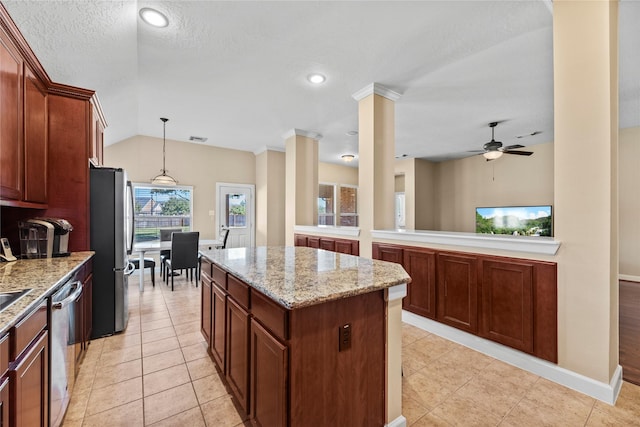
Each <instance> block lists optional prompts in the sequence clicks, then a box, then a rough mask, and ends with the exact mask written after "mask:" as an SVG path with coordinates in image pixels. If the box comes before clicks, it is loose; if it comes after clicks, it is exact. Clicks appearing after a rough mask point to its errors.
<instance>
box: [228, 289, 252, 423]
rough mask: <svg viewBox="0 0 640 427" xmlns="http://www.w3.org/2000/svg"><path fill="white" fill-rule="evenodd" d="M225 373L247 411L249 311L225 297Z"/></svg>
mask: <svg viewBox="0 0 640 427" xmlns="http://www.w3.org/2000/svg"><path fill="white" fill-rule="evenodd" d="M226 365H227V367H226V370H225V375H226V378H227V382H228V383H229V386H230V387H231V389H232V390H233V393H234V395H235V396H236V398H237V399H238V402H239V403H240V406H242V408H243V409H244V411H245V413H248V411H249V395H248V391H249V313H248V312H247V311H246V310H245V309H244V308H242V307H241V306H240V305H239V304H238V303H237V302H236V301H235V300H234V299H232V298H228V299H227V340H226Z"/></svg>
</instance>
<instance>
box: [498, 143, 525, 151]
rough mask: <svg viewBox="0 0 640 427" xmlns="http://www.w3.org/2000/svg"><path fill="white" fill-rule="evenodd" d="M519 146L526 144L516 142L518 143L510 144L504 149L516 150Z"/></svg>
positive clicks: (522, 146)
mask: <svg viewBox="0 0 640 427" xmlns="http://www.w3.org/2000/svg"><path fill="white" fill-rule="evenodd" d="M518 148H524V145H520V144H516V145H510V146H508V147H504V148H503V149H502V151H506V150H516V149H518Z"/></svg>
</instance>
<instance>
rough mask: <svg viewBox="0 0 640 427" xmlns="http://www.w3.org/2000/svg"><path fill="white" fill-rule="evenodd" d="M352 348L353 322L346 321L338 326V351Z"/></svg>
mask: <svg viewBox="0 0 640 427" xmlns="http://www.w3.org/2000/svg"><path fill="white" fill-rule="evenodd" d="M350 348H351V323H345V324H344V325H342V326H340V327H339V328H338V351H344V350H348V349H350Z"/></svg>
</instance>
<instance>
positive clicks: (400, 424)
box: [385, 415, 407, 427]
mask: <svg viewBox="0 0 640 427" xmlns="http://www.w3.org/2000/svg"><path fill="white" fill-rule="evenodd" d="M385 427H407V419H406V418H405V417H403V416H402V415H400V416H399V417H398V418H396V419H395V420H393V421H391V422H390V423H389V424H385Z"/></svg>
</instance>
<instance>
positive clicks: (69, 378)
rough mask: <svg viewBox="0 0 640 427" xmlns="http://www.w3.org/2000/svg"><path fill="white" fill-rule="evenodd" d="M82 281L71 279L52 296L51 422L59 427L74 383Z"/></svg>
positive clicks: (55, 426)
mask: <svg viewBox="0 0 640 427" xmlns="http://www.w3.org/2000/svg"><path fill="white" fill-rule="evenodd" d="M81 293H82V282H80V281H79V280H74V279H71V280H69V281H68V282H67V283H65V284H64V285H62V287H61V288H60V290H58V291H57V292H56V293H55V294H53V296H52V297H51V327H50V332H51V367H50V371H49V372H50V373H51V389H50V390H51V394H50V396H51V405H50V410H51V422H50V425H51V426H54V427H58V426H60V425H61V424H62V419H63V418H64V414H65V412H66V410H67V407H68V406H69V400H70V399H71V392H72V391H73V384H74V381H75V360H76V355H75V338H76V333H75V327H76V320H75V315H76V314H75V312H74V311H75V310H74V303H75V300H76V299H77V298H78V296H80V294H81Z"/></svg>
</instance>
